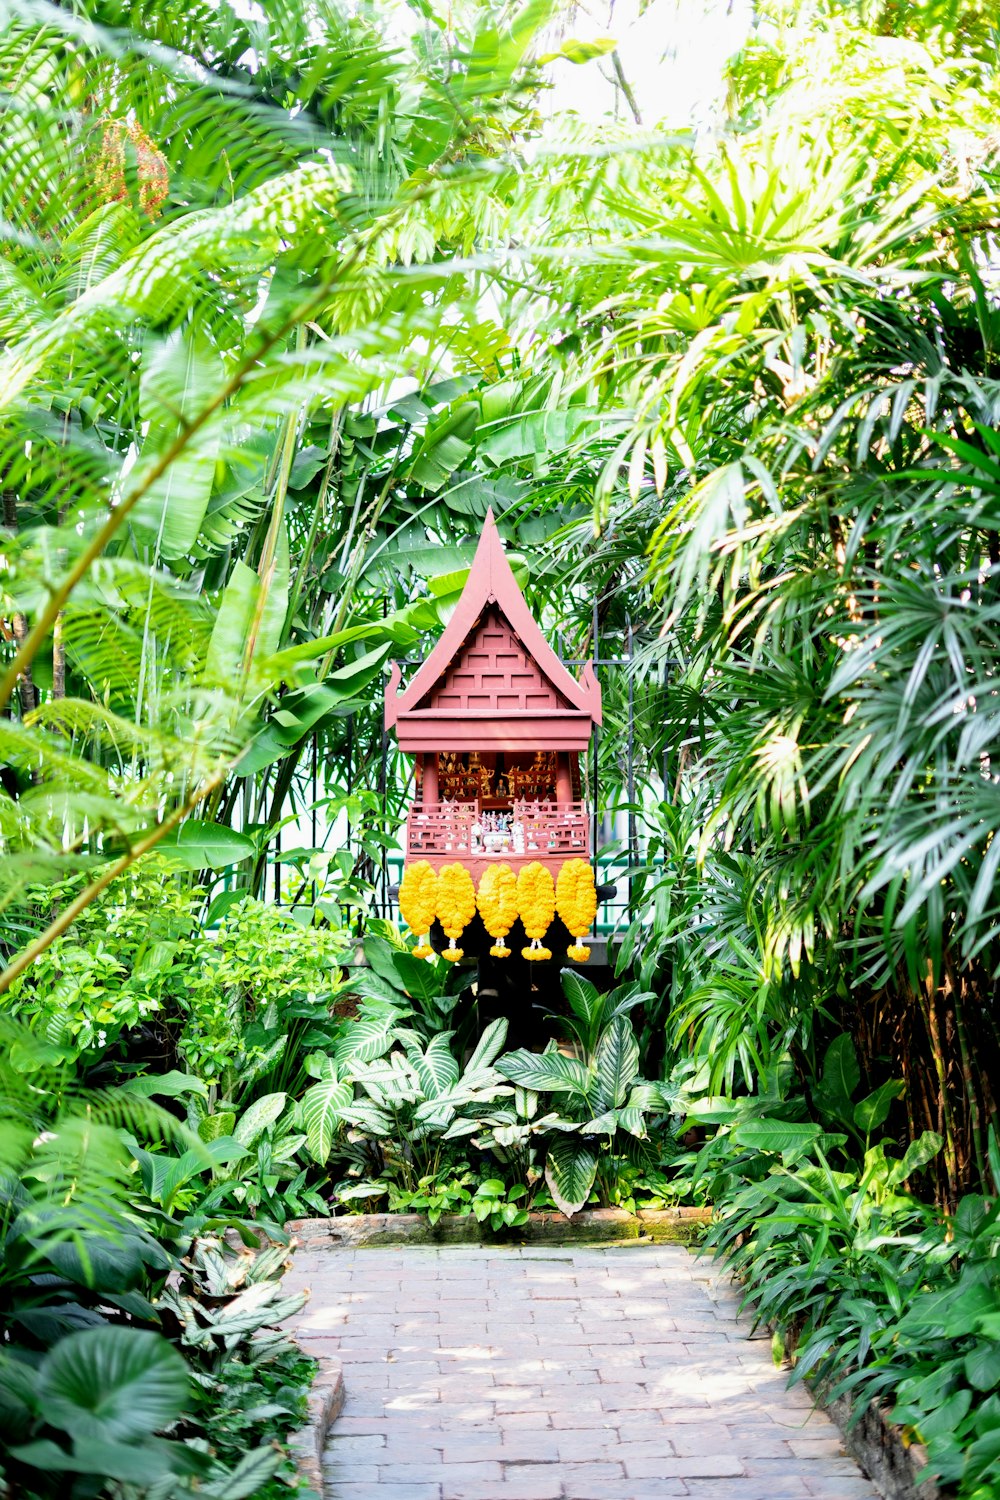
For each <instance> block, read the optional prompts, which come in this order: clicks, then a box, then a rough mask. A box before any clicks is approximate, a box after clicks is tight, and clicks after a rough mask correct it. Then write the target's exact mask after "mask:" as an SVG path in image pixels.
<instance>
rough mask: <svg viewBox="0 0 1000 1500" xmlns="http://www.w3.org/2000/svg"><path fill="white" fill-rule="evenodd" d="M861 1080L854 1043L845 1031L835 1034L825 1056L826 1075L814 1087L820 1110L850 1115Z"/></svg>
mask: <svg viewBox="0 0 1000 1500" xmlns="http://www.w3.org/2000/svg"><path fill="white" fill-rule="evenodd" d="M860 1082H861V1069H860V1068H859V1067H858V1058H857V1053H856V1052H855V1050H854V1043H853V1041H852V1040H851V1038H850V1037H849V1036H848V1035H847V1033H846V1032H842V1033H841V1035H840V1036H836V1037H834V1039H833V1041H832V1042H831V1043H830V1045H829V1047H828V1048H827V1050H826V1056H825V1057H824V1059H823V1075H822V1080H821V1082H820V1084H819V1086H818V1087H817V1088H816V1090H815V1098H816V1104H817V1107H818V1108H819V1110H820V1111H821V1112H822V1113H823V1114H825V1115H829V1116H830V1117H831V1118H832V1119H834V1120H847V1121H850V1119H851V1111H852V1108H853V1106H852V1104H851V1098H852V1095H853V1094H854V1090H855V1089H856V1088H857V1086H858V1084H859V1083H860Z"/></svg>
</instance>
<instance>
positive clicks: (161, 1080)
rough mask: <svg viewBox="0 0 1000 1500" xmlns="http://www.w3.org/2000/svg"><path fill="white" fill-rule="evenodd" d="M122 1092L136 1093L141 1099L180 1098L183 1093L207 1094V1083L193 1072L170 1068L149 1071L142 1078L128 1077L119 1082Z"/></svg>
mask: <svg viewBox="0 0 1000 1500" xmlns="http://www.w3.org/2000/svg"><path fill="white" fill-rule="evenodd" d="M121 1089H122V1092H123V1093H127V1094H138V1095H139V1096H140V1097H141V1098H143V1099H152V1098H156V1097H157V1096H160V1097H162V1098H164V1099H181V1098H183V1097H184V1095H185V1094H200V1095H201V1096H202V1098H204V1097H205V1096H206V1095H207V1094H208V1085H207V1084H205V1083H203V1082H202V1080H201V1079H200V1078H195V1076H194V1074H193V1073H180V1072H178V1070H177V1069H176V1068H171V1069H170V1070H169V1072H166V1073H149V1074H146V1075H145V1076H144V1077H142V1078H129V1079H127V1080H126V1081H125V1082H124V1083H123V1084H121Z"/></svg>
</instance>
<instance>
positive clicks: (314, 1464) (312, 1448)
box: [288, 1338, 346, 1497]
mask: <svg viewBox="0 0 1000 1500" xmlns="http://www.w3.org/2000/svg"><path fill="white" fill-rule="evenodd" d="M295 1342H296V1343H297V1344H298V1346H299V1348H300V1349H301V1350H302V1353H303V1354H305V1355H307V1356H308V1357H309V1358H312V1359H315V1361H316V1363H317V1365H318V1366H319V1368H318V1369H317V1371H316V1374H315V1376H314V1378H313V1383H312V1386H311V1387H310V1390H309V1396H308V1416H307V1420H306V1424H305V1426H304V1427H300V1428H299V1429H298V1430H297V1431H296V1432H293V1433H292V1435H291V1437H290V1438H289V1440H288V1448H289V1452H290V1453H291V1455H292V1458H293V1460H294V1462H295V1467H296V1469H297V1470H298V1472H299V1474H300V1476H301V1477H302V1479H304V1480H305V1482H306V1484H307V1485H308V1486H309V1488H310V1489H311V1490H313V1491H314V1492H315V1493H316V1495H318V1496H320V1497H322V1495H323V1493H324V1486H323V1452H324V1449H325V1448H326V1444H327V1439H328V1438H329V1436H330V1429H331V1428H332V1427H333V1424H334V1422H336V1420H337V1418H338V1417H339V1416H340V1413H341V1412H342V1411H343V1409H344V1398H345V1395H346V1390H345V1387H344V1369H343V1366H342V1365H341V1363H340V1360H339V1359H336V1358H335V1357H334V1356H333V1355H330V1354H314V1353H313V1352H312V1351H311V1350H310V1349H309V1347H308V1345H307V1344H304V1343H303V1341H302V1340H300V1339H298V1338H297V1339H296V1341H295Z"/></svg>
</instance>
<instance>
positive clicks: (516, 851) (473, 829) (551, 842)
mask: <svg viewBox="0 0 1000 1500" xmlns="http://www.w3.org/2000/svg"><path fill="white" fill-rule="evenodd" d="M483 818H484V812H483V809H482V808H481V806H480V804H479V802H437V803H425V802H414V803H413V804H412V806H411V808H410V812H409V816H408V817H407V820H406V851H407V856H408V857H409V858H411V859H419V858H421V857H427V856H432V857H433V856H441V855H450V856H451V857H452V858H453V859H461V858H463V857H469V858H476V859H490V858H493V857H498V858H504V859H518V860H525V861H529V860H531V859H537V858H538V857H539V856H540V855H541V856H549V857H551V856H557V855H579V856H582V857H584V858H587V857H588V856H589V854H590V819H589V817H588V813H587V807H586V804H585V803H583V802H515V803H514V804H513V806H512V808H511V811H510V813H509V814H508V815H507V827H506V828H505V829H503V830H497V829H489V828H487V827H484V826H483Z"/></svg>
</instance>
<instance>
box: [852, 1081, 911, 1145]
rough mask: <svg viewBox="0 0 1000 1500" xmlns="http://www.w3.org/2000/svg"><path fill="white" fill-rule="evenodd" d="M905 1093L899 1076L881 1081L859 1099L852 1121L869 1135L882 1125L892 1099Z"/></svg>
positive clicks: (886, 1117) (890, 1106)
mask: <svg viewBox="0 0 1000 1500" xmlns="http://www.w3.org/2000/svg"><path fill="white" fill-rule="evenodd" d="M905 1093H906V1084H905V1083H904V1082H903V1080H902V1079H901V1078H890V1079H889V1081H888V1083H883V1084H882V1086H881V1088H877V1089H876V1090H875V1092H874V1093H873V1094H869V1095H868V1097H867V1098H866V1099H862V1100H860V1102H859V1103H858V1104H856V1105H855V1106H854V1123H855V1125H856V1126H857V1127H858V1129H859V1130H861V1131H863V1132H864V1134H865V1135H871V1133H872V1131H873V1130H877V1129H878V1127H879V1126H880V1125H884V1124H885V1122H886V1120H887V1119H888V1116H889V1111H890V1109H891V1108H892V1104H893V1100H894V1099H900V1098H902V1096H903V1094H905Z"/></svg>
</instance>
